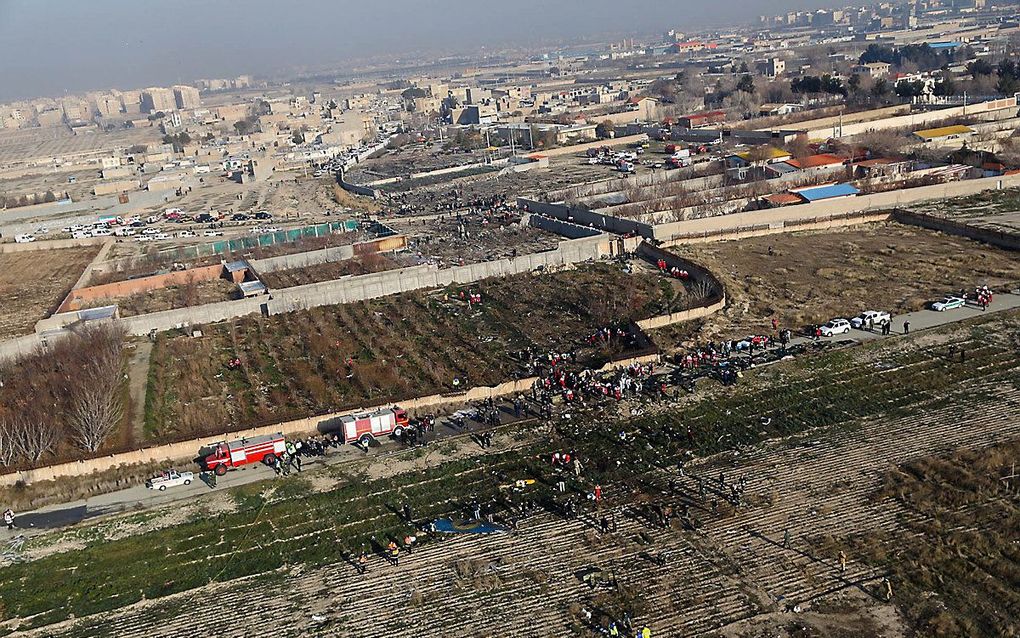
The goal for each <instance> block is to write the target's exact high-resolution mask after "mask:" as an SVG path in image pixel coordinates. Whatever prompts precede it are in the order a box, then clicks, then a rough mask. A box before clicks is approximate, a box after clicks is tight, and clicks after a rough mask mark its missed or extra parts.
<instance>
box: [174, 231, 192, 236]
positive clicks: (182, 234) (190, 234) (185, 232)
mask: <svg viewBox="0 0 1020 638" xmlns="http://www.w3.org/2000/svg"><path fill="white" fill-rule="evenodd" d="M177 236H178V237H195V236H196V235H195V233H194V231H191V230H182V231H181V232H179V233H177Z"/></svg>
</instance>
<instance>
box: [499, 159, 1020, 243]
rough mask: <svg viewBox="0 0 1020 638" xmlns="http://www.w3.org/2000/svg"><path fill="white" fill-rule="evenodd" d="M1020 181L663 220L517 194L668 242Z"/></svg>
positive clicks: (549, 208)
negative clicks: (625, 216)
mask: <svg viewBox="0 0 1020 638" xmlns="http://www.w3.org/2000/svg"><path fill="white" fill-rule="evenodd" d="M1016 186H1020V175H1009V176H1003V177H985V178H980V179H971V180H963V181H958V182H949V183H946V184H934V185H931V186H919V187H916V188H907V189H897V190H891V191H886V192H884V193H874V194H871V195H859V196H857V197H844V198H839V199H831V200H824V201H820V202H812V203H809V204H798V205H794V206H784V207H782V208H772V209H766V210H756V211H748V212H743V213H732V214H729V215H716V216H713V217H703V218H701V219H690V220H685V221H679V222H671V223H667V224H658V225H652V224H647V223H642V222H639V221H636V220H633V219H622V218H619V217H615V216H612V215H604V214H599V213H596V212H592V211H588V210H585V209H581V208H577V207H572V206H568V205H566V204H562V203H556V204H552V203H548V202H540V201H535V200H529V199H527V198H523V197H521V198H518V200H517V203H518V206H519V207H521V208H524V209H526V210H528V211H530V212H537V213H541V214H543V215H546V216H548V217H555V218H557V219H562V220H566V221H570V222H574V223H577V224H583V225H589V226H592V227H594V228H599V229H602V230H605V231H609V232H614V233H620V234H629V233H633V234H637V235H641V236H642V237H644V238H646V239H655V240H658V241H663V242H668V241H672V240H674V239H678V238H686V237H691V236H699V235H713V234H717V233H724V232H737V231H739V230H740V229H747V228H757V227H759V226H774V227H780V228H781V227H783V226H784V225H790V224H793V223H796V222H799V221H804V220H815V219H817V218H829V217H833V216H840V215H844V216H845V215H848V214H850V213H860V212H863V211H882V210H886V211H888V210H892V209H894V208H899V207H901V206H903V205H908V204H915V203H918V202H923V201H928V200H933V199H949V198H952V197H961V196H967V195H974V194H976V193H980V192H982V191H987V190H998V189H1003V188H1011V187H1016Z"/></svg>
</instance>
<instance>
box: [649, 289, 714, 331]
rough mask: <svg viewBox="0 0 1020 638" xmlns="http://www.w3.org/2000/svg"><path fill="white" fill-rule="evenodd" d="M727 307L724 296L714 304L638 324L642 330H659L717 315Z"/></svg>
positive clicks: (661, 316)
mask: <svg viewBox="0 0 1020 638" xmlns="http://www.w3.org/2000/svg"><path fill="white" fill-rule="evenodd" d="M725 307H726V296H725V295H723V297H722V299H720V300H719V301H716V302H715V303H713V304H709V305H707V306H699V307H697V308H691V309H690V310H682V311H680V312H671V313H669V314H668V315H659V316H657V317H650V318H648V319H642V320H641V321H638V322H637V325H638V327H639V328H641V329H642V330H655V329H657V328H665V327H666V326H671V325H673V324H674V323H683V322H685V321H691V320H694V319H701V318H702V317H707V316H709V315H711V314H715V313H717V312H719V311H720V310H722V309H723V308H725Z"/></svg>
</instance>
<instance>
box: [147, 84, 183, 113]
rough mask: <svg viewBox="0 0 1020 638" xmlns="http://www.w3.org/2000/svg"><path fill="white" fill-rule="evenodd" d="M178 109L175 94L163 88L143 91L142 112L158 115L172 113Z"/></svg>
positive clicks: (151, 88) (150, 88)
mask: <svg viewBox="0 0 1020 638" xmlns="http://www.w3.org/2000/svg"><path fill="white" fill-rule="evenodd" d="M175 108H177V101H176V100H175V99H174V92H173V91H171V90H170V89H165V88H162V87H155V86H154V87H149V88H147V89H145V90H144V91H142V112H143V113H158V112H159V111H163V112H164V113H165V112H167V111H172V110H174V109H175Z"/></svg>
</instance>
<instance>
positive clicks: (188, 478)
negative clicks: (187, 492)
mask: <svg viewBox="0 0 1020 638" xmlns="http://www.w3.org/2000/svg"><path fill="white" fill-rule="evenodd" d="M194 480H195V474H194V472H178V471H177V470H166V471H164V472H160V473H159V474H157V475H156V476H153V477H152V478H150V479H149V480H147V481H145V487H147V488H149V489H150V490H159V491H160V492H165V491H166V488H168V487H177V486H178V485H191V482H192V481H194Z"/></svg>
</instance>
